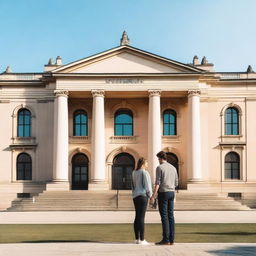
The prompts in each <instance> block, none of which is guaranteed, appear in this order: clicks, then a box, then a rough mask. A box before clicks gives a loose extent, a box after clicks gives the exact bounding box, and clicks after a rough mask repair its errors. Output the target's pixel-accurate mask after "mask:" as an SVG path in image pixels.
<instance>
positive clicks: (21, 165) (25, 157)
mask: <svg viewBox="0 0 256 256" xmlns="http://www.w3.org/2000/svg"><path fill="white" fill-rule="evenodd" d="M16 169H17V180H32V159H31V156H30V155H29V154H27V153H21V154H19V155H18V157H17V168H16Z"/></svg>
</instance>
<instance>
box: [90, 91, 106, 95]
mask: <svg viewBox="0 0 256 256" xmlns="http://www.w3.org/2000/svg"><path fill="white" fill-rule="evenodd" d="M91 93H92V96H93V97H104V96H105V91H104V90H91Z"/></svg>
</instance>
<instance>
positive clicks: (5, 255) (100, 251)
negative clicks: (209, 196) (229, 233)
mask: <svg viewBox="0 0 256 256" xmlns="http://www.w3.org/2000/svg"><path fill="white" fill-rule="evenodd" d="M0 255H1V256H16V255H19V256H30V255H31V256H32V255H33V256H34V255H37V256H45V255H47V256H53V255H54V256H103V255H104V256H120V255H122V256H128V255H129V256H130V255H133V256H142V255H143V256H151V255H152V256H153V255H154V256H158V255H159V256H174V255H177V256H194V255H195V256H201V255H217V256H218V255H219V256H220V255H243V256H244V255H246V256H255V255H256V244H252V243H248V244H247V243H246V244H240V243H239V244H238V243H234V244H233V243H232V244H231V243H228V244H227V243H225V244H224V243H223V244H220V243H216V244H213V243H177V244H175V245H173V246H160V247H159V246H155V245H153V244H152V245H148V246H142V245H135V244H128V243H123V244H117V243H40V244H34V243H33V244H31V243H26V244H1V245H0Z"/></svg>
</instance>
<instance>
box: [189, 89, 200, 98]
mask: <svg viewBox="0 0 256 256" xmlns="http://www.w3.org/2000/svg"><path fill="white" fill-rule="evenodd" d="M200 94H201V91H200V90H198V89H192V90H188V97H191V96H200Z"/></svg>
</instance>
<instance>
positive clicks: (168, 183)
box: [155, 162, 178, 192]
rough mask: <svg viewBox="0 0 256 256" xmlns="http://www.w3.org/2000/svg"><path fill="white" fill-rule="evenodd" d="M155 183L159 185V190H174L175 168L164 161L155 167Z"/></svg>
mask: <svg viewBox="0 0 256 256" xmlns="http://www.w3.org/2000/svg"><path fill="white" fill-rule="evenodd" d="M155 184H156V185H159V192H168V191H175V187H177V186H178V175H177V171H176V168H175V167H174V166H173V165H171V164H169V163H167V162H164V163H162V164H160V165H159V166H157V168H156V182H155Z"/></svg>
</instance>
